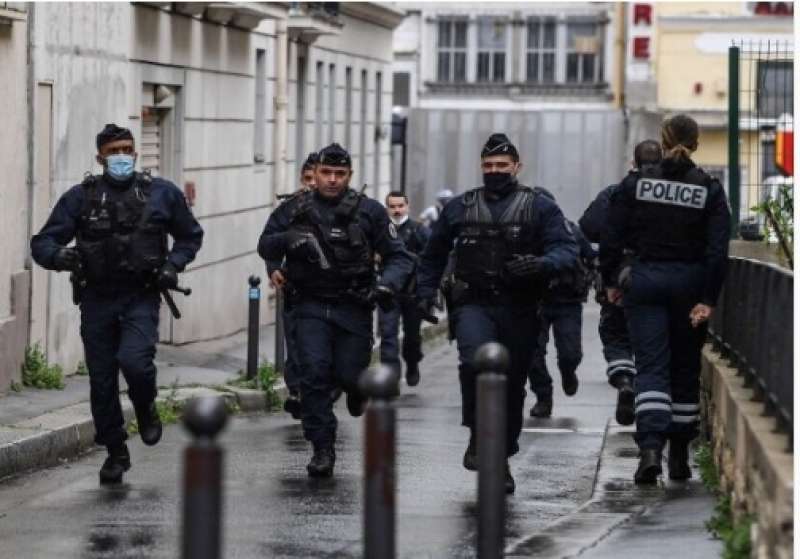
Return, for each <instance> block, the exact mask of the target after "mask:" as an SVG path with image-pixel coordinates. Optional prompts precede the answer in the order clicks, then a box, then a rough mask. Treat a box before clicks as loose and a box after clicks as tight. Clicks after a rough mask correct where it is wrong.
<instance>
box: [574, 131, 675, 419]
mask: <svg viewBox="0 0 800 559" xmlns="http://www.w3.org/2000/svg"><path fill="white" fill-rule="evenodd" d="M660 162H661V144H659V143H658V142H657V141H655V140H645V141H643V142H640V143H639V144H637V145H636V147H635V148H634V151H633V169H632V171H631V172H635V171H636V170H637V169H642V168H644V167H645V166H652V165H658V164H659V163H660ZM616 188H617V185H616V184H612V185H610V186H608V187H606V188H605V189H603V190H602V191H600V193H599V194H598V195H597V198H595V199H594V201H593V202H592V203H591V204H590V205H589V207H588V208H587V209H586V211H585V212H584V213H583V215H582V216H581V218H580V220H579V221H578V223H579V224H580V227H581V230H582V231H583V233H584V234H585V236H586V238H587V239H588V240H589V241H591V242H593V243H598V244H599V245H601V246H602V245H603V244H604V243H605V242H606V238H607V236H608V235H607V228H608V205H609V200H610V198H611V195H612V194H613V192H614V190H615V189H616ZM596 287H597V292H596V300H597V302H598V303H600V323H599V325H598V333H599V334H600V342H601V343H602V344H603V356H604V357H605V359H606V363H607V366H606V376H607V377H608V383H609V384H610V385H611V386H613V387H614V388H615V389H616V390H617V406H616V410H615V414H614V415H615V418H616V420H617V423H619V424H620V425H631V424H633V422H634V419H635V414H634V398H635V393H634V390H633V382H634V378H635V376H636V365H635V363H634V360H633V349H632V348H631V340H630V337H629V336H628V324H627V322H626V320H625V311H624V310H623V308H622V305H621V304H620V302H619V301H618V302H617V304H612V303H609V302H608V298H607V297H606V291H605V289H604V288H603V286H602V279H601V280H600V281H599V282H598V285H597V286H596Z"/></svg>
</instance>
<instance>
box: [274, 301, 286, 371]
mask: <svg viewBox="0 0 800 559" xmlns="http://www.w3.org/2000/svg"><path fill="white" fill-rule="evenodd" d="M285 337H286V332H285V327H284V324H283V288H282V287H279V288H278V289H276V290H275V371H276V372H277V373H278V374H279V375H281V376H283V374H284V372H286V339H285Z"/></svg>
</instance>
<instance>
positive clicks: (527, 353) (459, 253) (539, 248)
mask: <svg viewBox="0 0 800 559" xmlns="http://www.w3.org/2000/svg"><path fill="white" fill-rule="evenodd" d="M480 164H481V170H482V172H483V186H481V187H479V188H475V189H472V190H470V191H468V192H465V193H464V194H461V195H459V196H456V197H455V198H453V199H452V200H451V201H450V202H449V203H448V204H447V205H446V206H445V207H444V209H443V210H442V214H441V216H440V218H439V220H438V221H437V222H436V223H435V225H434V226H433V230H432V232H431V238H430V240H429V241H428V245H427V247H426V249H425V251H424V252H423V253H422V256H421V261H420V268H419V274H418V280H417V281H418V286H417V295H418V298H419V299H420V301H421V302H420V307H421V310H422V312H423V315H430V314H431V307H432V306H433V302H434V299H435V297H436V291H437V289H438V288H439V283H440V279H441V277H442V275H443V273H444V271H445V267H446V266H447V263H448V256H449V254H450V252H451V250H453V251H454V259H455V262H454V266H453V267H452V273H451V274H450V275H451V276H452V277H448V278H445V283H446V284H447V286H448V288H447V293H446V297H447V299H448V307H449V309H450V313H449V320H450V322H451V326H452V328H453V330H454V334H455V338H456V341H457V344H458V353H459V380H460V382H461V398H462V425H464V426H466V427H468V428H469V430H470V439H469V445H468V446H467V450H466V452H465V454H464V461H463V464H464V467H465V468H466V469H468V470H473V471H474V470H476V469H477V456H476V440H475V427H476V426H475V405H476V394H475V392H476V380H477V374H478V372H479V371H477V370H476V368H475V365H474V363H473V357H474V355H475V351H476V350H477V348H478V347H479V346H480V345H482V344H484V343H486V342H490V341H495V342H499V343H501V344H503V345H504V346H506V348H508V350H509V353H510V355H511V364H510V367H509V370H508V372H507V375H508V382H507V388H508V395H507V398H508V399H507V414H508V417H507V423H506V425H507V433H506V449H507V456H508V457H510V456H513V455H514V454H516V453H517V452H518V451H519V445H518V438H519V435H520V432H521V430H522V419H523V413H524V410H523V405H524V403H525V381H526V379H527V372H528V366H529V365H530V362H531V358H532V351H533V344H531V336H534V337H535V336H536V335H537V332H538V329H539V322H538V312H537V311H538V305H539V301H540V299H541V296H542V293H543V284H544V282H546V281H547V280H548V279H549V278H550V277H552V275H553V274H556V273H558V272H560V271H561V270H565V269H567V268H568V267H569V266H571V265H572V263H573V262H574V260H575V258H576V257H577V254H578V249H577V246H576V244H575V240H574V238H573V237H572V234H571V233H570V232H569V231H568V230H567V228H566V227H565V226H564V216H563V214H562V213H561V210H560V209H559V208H558V206H557V205H556V204H555V203H554V202H553V201H552V200H550V199H548V198H547V197H546V196H543V195H542V194H541V193H538V192H535V191H534V190H532V189H530V188H528V187H525V186H523V185H521V184H519V183H518V182H517V178H516V177H517V174H518V173H519V171H520V169H521V167H522V164H521V163H520V161H519V154H518V152H517V149H516V148H515V147H514V145H513V144H512V143H511V141H510V140H509V139H508V138H507V137H506V135H505V134H492V135H491V136H490V137H489V139H488V141H487V142H486V145H485V146H484V147H483V150H482V151H481V163H480ZM514 489H515V484H514V478H513V477H512V476H511V471H510V469H509V468H508V465H507V464H506V491H507V492H508V493H513V492H514Z"/></svg>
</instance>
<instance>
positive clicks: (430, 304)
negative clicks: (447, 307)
mask: <svg viewBox="0 0 800 559" xmlns="http://www.w3.org/2000/svg"><path fill="white" fill-rule="evenodd" d="M435 306H436V303H435V301H434V299H420V300H419V302H418V303H417V312H419V316H420V318H422V320H424V321H425V322H430V323H431V324H439V318H438V317H437V316H436V315H435V314H433V308H434V307H435Z"/></svg>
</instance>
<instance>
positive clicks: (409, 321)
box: [378, 190, 431, 386]
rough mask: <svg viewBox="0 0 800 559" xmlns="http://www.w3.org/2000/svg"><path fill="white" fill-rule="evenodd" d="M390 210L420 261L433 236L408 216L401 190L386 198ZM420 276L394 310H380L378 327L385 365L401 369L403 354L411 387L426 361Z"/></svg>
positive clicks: (407, 287)
mask: <svg viewBox="0 0 800 559" xmlns="http://www.w3.org/2000/svg"><path fill="white" fill-rule="evenodd" d="M386 211H387V213H388V214H389V219H391V220H392V223H393V224H394V226H395V227H396V228H397V233H398V234H399V235H400V238H401V239H403V244H404V245H405V247H406V249H407V250H408V251H409V252H410V253H411V254H412V255H413V256H414V260H415V262H416V261H417V260H418V259H419V255H420V253H422V251H423V249H424V248H425V245H426V244H428V238H429V237H430V235H431V232H430V229H428V228H427V227H426V226H425V225H423V224H422V223H420V222H418V221H415V220H413V219H411V218H410V217H409V216H408V198H407V197H406V195H405V194H404V193H402V192H399V191H396V190H395V191H392V192H390V193H389V194H387V195H386ZM415 278H416V275H415V274H413V275H412V276H411V277H410V278H409V281H408V282H407V284H406V285H405V286H404V287H403V290H402V291H401V292H400V293H397V294H396V295H397V296H396V297H395V304H394V305H392V308H390V309H388V310H386V311H384V310H383V309H379V311H378V327H379V330H380V334H381V363H386V364H388V365H391V366H393V367H396V368H397V369H398V370H400V354H401V353H402V356H403V361H405V363H406V371H405V377H406V383H407V384H408V385H409V386H416V385H417V384H419V362H420V361H422V338H421V336H420V325H421V323H422V316H420V313H419V309H418V308H417V301H416V282H415V281H414V280H415ZM401 318H402V321H403V347H402V351H401V350H400V344H399V342H398V339H397V338H398V333H399V329H400V319H401Z"/></svg>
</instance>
